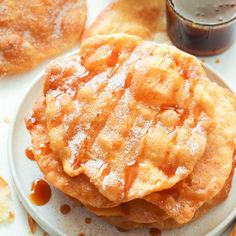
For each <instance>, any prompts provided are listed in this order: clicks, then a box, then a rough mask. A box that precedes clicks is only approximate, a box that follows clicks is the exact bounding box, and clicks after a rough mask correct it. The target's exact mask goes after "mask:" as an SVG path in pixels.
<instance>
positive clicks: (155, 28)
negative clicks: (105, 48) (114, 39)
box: [83, 0, 167, 39]
mask: <svg viewBox="0 0 236 236" xmlns="http://www.w3.org/2000/svg"><path fill="white" fill-rule="evenodd" d="M164 16H165V0H118V1H115V2H114V3H112V4H110V5H109V6H108V7H107V8H106V9H105V10H104V11H103V12H102V13H100V15H99V16H98V17H97V18H96V19H95V21H94V22H93V23H92V25H91V26H90V27H89V28H88V29H87V30H86V31H85V33H84V35H83V38H84V39H85V38H88V37H91V36H94V35H105V34H114V33H127V34H132V35H136V36H140V37H142V38H145V39H150V38H153V37H154V35H155V34H156V33H159V34H158V36H159V35H160V36H161V37H163V36H162V35H166V33H165V29H166V26H165V17H164ZM165 38H167V37H165Z"/></svg>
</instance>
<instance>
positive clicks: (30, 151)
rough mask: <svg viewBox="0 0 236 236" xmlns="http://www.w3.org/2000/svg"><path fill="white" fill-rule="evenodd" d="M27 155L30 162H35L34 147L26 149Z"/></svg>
mask: <svg viewBox="0 0 236 236" xmlns="http://www.w3.org/2000/svg"><path fill="white" fill-rule="evenodd" d="M25 155H26V157H27V158H28V159H29V160H31V161H34V153H33V148H32V147H28V148H26V149H25Z"/></svg>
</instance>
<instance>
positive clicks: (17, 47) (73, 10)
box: [0, 0, 87, 75]
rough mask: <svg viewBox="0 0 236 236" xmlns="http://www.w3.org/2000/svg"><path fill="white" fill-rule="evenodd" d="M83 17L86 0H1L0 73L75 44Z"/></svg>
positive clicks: (22, 67) (32, 63)
mask: <svg viewBox="0 0 236 236" xmlns="http://www.w3.org/2000/svg"><path fill="white" fill-rule="evenodd" d="M86 17H87V5H86V0H47V1H45V0H31V1H27V0H22V1H12V0H3V1H1V2H0V75H6V74H14V73H18V72H22V71H26V70H29V69H31V68H33V67H35V66H36V65H38V64H39V63H41V62H42V61H43V60H44V59H46V58H49V57H51V56H55V55H58V54H59V53H62V52H64V51H65V50H67V49H70V48H72V47H73V46H75V45H76V44H77V43H78V42H79V41H80V38H81V34H82V32H83V30H84V27H85V22H86Z"/></svg>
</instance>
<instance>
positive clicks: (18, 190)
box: [7, 49, 236, 236]
mask: <svg viewBox="0 0 236 236" xmlns="http://www.w3.org/2000/svg"><path fill="white" fill-rule="evenodd" d="M77 51H78V49H76V50H75V51H73V52H70V53H68V54H66V55H64V56H62V57H67V56H72V55H75V53H76V52H77ZM54 60H55V59H54ZM198 60H199V59H198ZM201 65H202V66H203V68H204V69H205V70H207V71H210V72H211V73H212V74H213V75H215V76H216V77H217V79H219V81H221V82H222V83H223V85H224V86H225V88H227V89H229V90H230V91H231V92H233V93H235V92H236V91H235V90H234V89H233V88H232V87H231V86H230V85H229V83H228V82H227V81H226V80H225V79H224V77H223V76H222V75H221V74H220V73H218V72H217V71H216V70H215V69H213V68H212V67H211V66H209V65H208V64H206V63H201ZM45 71H46V67H44V68H43V69H42V70H41V71H39V73H38V74H37V76H35V77H34V79H33V81H32V82H31V83H30V85H29V86H28V88H27V89H26V90H25V93H24V94H23V96H22V97H21V100H20V102H19V103H18V105H17V109H16V111H15V112H14V118H13V122H12V124H11V126H10V129H9V135H8V140H7V141H8V145H7V154H8V164H9V168H10V172H11V178H12V180H13V183H14V187H15V188H14V190H15V192H16V195H17V197H18V198H19V200H20V201H21V203H22V204H23V206H24V208H25V210H26V211H27V212H28V213H29V214H30V215H31V216H32V217H33V218H34V220H35V221H36V222H37V223H38V224H39V226H40V227H41V228H42V229H43V230H45V231H46V232H47V233H49V235H58V236H66V235H65V234H64V233H62V232H60V231H58V230H57V229H56V228H55V227H52V226H51V225H50V223H49V222H47V221H46V220H44V219H43V218H42V217H40V216H38V214H37V212H36V211H35V210H34V209H33V208H32V207H31V206H30V204H29V199H27V198H26V197H25V196H24V195H25V193H24V191H23V190H22V189H21V184H20V181H19V180H18V178H17V174H16V170H15V167H14V156H13V149H14V147H13V139H14V138H13V137H14V128H15V125H16V121H17V117H18V116H19V113H20V110H21V108H22V106H23V105H24V102H25V99H26V97H27V95H28V94H29V93H30V91H31V90H32V88H33V87H34V86H35V85H36V84H37V83H38V82H39V80H40V79H42V78H43V75H44V73H45ZM215 83H217V82H215ZM226 201H227V200H226ZM235 217H236V206H235V209H233V210H232V211H231V213H230V214H229V215H228V216H227V217H226V218H225V219H224V220H223V221H222V222H221V223H220V224H218V225H217V226H216V227H215V228H213V229H212V230H211V231H209V232H208V233H207V236H216V235H219V234H221V233H222V232H224V231H225V230H226V229H227V228H228V227H229V226H230V224H231V223H232V221H233V220H234V219H235Z"/></svg>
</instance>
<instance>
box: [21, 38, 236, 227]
mask: <svg viewBox="0 0 236 236" xmlns="http://www.w3.org/2000/svg"><path fill="white" fill-rule="evenodd" d="M235 108H236V98H235V96H234V95H233V94H232V93H231V92H230V91H228V90H227V89H224V88H221V87H219V86H218V85H217V84H215V83H213V82H211V81H210V80H209V79H208V78H207V75H206V73H205V71H204V69H203V67H202V66H201V64H200V62H199V61H198V60H197V59H196V58H195V57H193V56H191V55H189V54H186V53H184V52H182V51H180V50H178V49H176V48H175V47H173V46H167V45H164V44H163V45H160V44H156V43H154V42H148V41H144V40H142V39H141V38H139V37H136V36H130V35H126V34H113V35H105V36H94V37H91V38H89V39H87V40H85V41H84V42H83V43H82V45H81V48H80V51H79V52H78V53H77V54H76V55H75V56H71V57H65V58H60V59H57V60H55V61H53V62H51V63H50V64H49V66H48V67H47V70H46V73H45V75H44V88H43V95H42V97H41V98H39V99H38V101H37V102H36V103H35V106H34V108H33V112H32V113H31V114H29V115H27V116H26V126H27V129H28V130H29V131H30V133H31V136H32V145H33V150H34V154H35V160H36V162H37V163H38V165H39V167H40V168H41V170H42V172H43V173H44V175H45V178H46V179H47V180H48V181H49V182H50V183H51V184H52V185H53V186H55V187H56V188H58V189H60V190H61V191H63V192H64V193H66V194H67V195H69V196H71V197H73V198H76V199H78V200H79V201H81V202H82V203H83V204H84V205H85V206H86V207H87V208H88V209H89V210H90V211H92V212H94V213H95V214H96V215H98V216H101V217H103V218H104V219H105V220H107V221H108V222H110V223H111V224H114V225H117V226H119V227H122V228H125V229H128V228H135V227H154V228H159V229H168V228H174V227H179V226H182V225H184V224H186V223H188V222H191V221H193V220H195V219H196V218H197V217H199V216H201V215H203V214H205V213H206V212H207V211H208V210H209V209H210V208H212V207H214V206H216V205H217V204H219V203H220V202H222V201H223V200H225V199H226V198H227V196H228V193H229V191H230V188H231V181H232V177H233V173H234V165H233V156H234V150H235V143H234V142H235V138H236V113H235Z"/></svg>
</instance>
